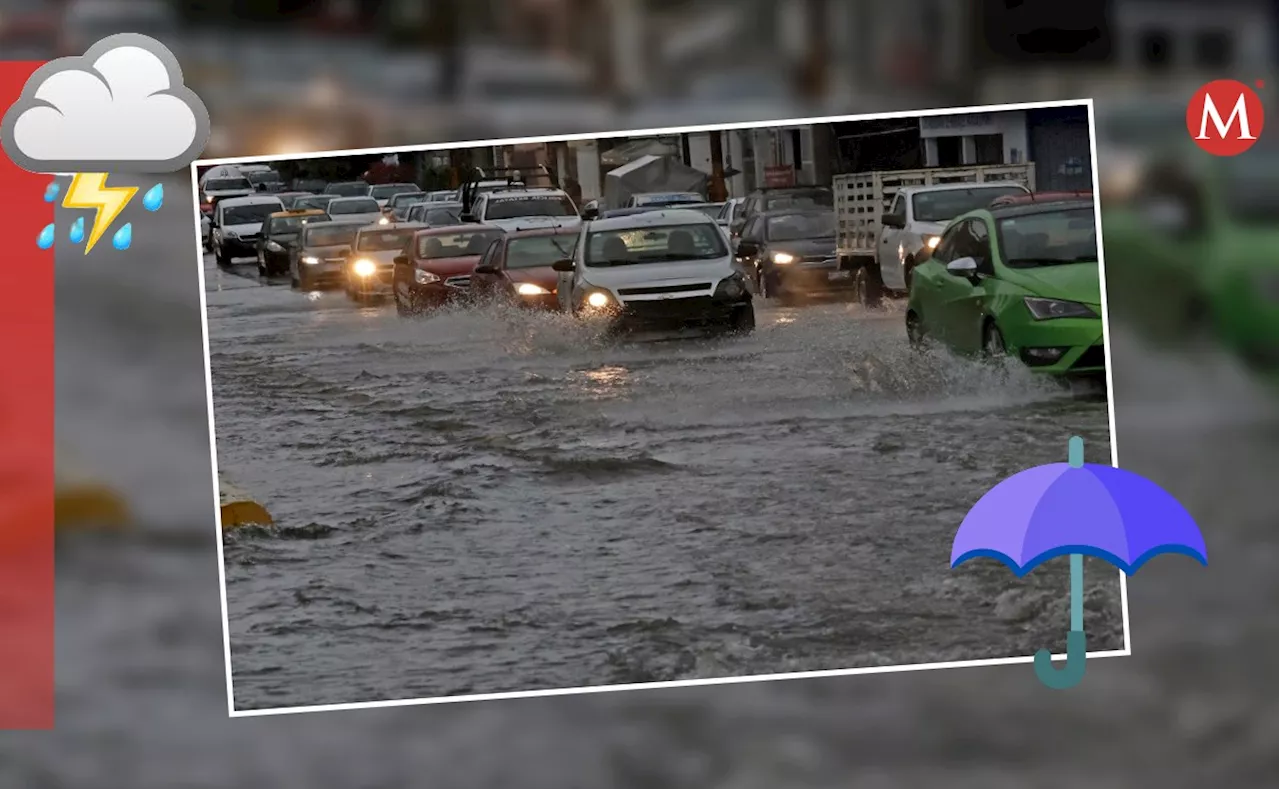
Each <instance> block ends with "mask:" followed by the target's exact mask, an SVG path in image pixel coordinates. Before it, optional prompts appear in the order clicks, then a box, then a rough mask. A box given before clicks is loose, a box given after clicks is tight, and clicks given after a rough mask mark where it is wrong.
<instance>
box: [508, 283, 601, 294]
mask: <svg viewBox="0 0 1280 789" xmlns="http://www.w3.org/2000/svg"><path fill="white" fill-rule="evenodd" d="M516 293H519V294H520V295H521V296H546V295H548V294H550V293H551V291H549V290H547V289H546V288H544V287H542V286H541V285H535V284H533V283H532V282H521V283H520V284H519V285H517V286H516ZM591 295H593V296H594V295H596V294H594V293H593V294H591ZM601 295H604V294H601Z"/></svg>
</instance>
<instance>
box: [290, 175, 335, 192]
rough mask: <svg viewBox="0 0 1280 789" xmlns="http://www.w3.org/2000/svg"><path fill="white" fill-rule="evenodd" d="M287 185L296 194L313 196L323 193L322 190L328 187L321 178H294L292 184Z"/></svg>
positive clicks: (326, 182)
mask: <svg viewBox="0 0 1280 789" xmlns="http://www.w3.org/2000/svg"><path fill="white" fill-rule="evenodd" d="M289 185H290V186H292V187H293V188H294V190H295V191H298V192H311V193H313V194H319V193H320V192H323V191H324V188H325V187H326V186H328V185H329V183H328V181H325V180H324V179H323V178H294V179H293V182H292V183H290V184H289Z"/></svg>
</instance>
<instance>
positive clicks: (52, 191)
mask: <svg viewBox="0 0 1280 789" xmlns="http://www.w3.org/2000/svg"><path fill="white" fill-rule="evenodd" d="M61 188H62V187H60V186H58V182H57V181H50V182H49V185H48V186H46V187H45V189H44V201H45V202H46V203H52V202H53V201H54V200H57V199H58V190H59V189H61Z"/></svg>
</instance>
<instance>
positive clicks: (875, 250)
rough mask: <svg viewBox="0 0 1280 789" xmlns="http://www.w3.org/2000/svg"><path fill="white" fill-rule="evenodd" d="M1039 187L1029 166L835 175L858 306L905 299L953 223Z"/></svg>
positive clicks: (843, 251) (841, 236)
mask: <svg viewBox="0 0 1280 789" xmlns="http://www.w3.org/2000/svg"><path fill="white" fill-rule="evenodd" d="M1034 182H1035V165H1034V164H1032V163H1030V162H1028V163H1026V164H1003V165H986V166H973V167H950V168H930V169H923V170H895V171H882V172H871V173H855V174H849V175H837V176H836V177H835V179H834V182H833V187H834V192H835V211H836V241H837V247H838V254H839V256H840V259H841V262H842V268H847V269H851V270H852V271H853V272H854V279H855V285H856V287H855V291H856V293H857V295H858V298H859V300H860V301H862V303H863V304H866V305H869V306H870V305H875V304H878V303H879V302H880V299H881V298H882V297H883V296H885V295H889V296H904V295H906V294H907V292H908V291H909V290H910V289H911V270H912V269H913V268H915V266H916V264H917V263H919V262H920V261H922V260H924V259H925V258H927V257H928V253H929V251H930V250H931V249H932V245H934V244H936V243H937V238H938V236H939V235H940V234H941V233H942V230H943V228H945V227H946V225H947V223H948V222H950V221H951V220H952V219H954V218H955V217H957V216H959V215H960V214H963V213H966V212H967V211H971V210H973V209H975V208H981V207H983V206H985V205H988V204H989V203H990V202H991V201H992V200H994V199H996V198H998V197H1002V196H1004V195H1008V194H1027V193H1029V192H1030V189H1029V185H1030V184H1033V183H1034Z"/></svg>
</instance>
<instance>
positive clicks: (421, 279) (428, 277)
mask: <svg viewBox="0 0 1280 789" xmlns="http://www.w3.org/2000/svg"><path fill="white" fill-rule="evenodd" d="M413 281H414V282H416V283H418V284H419V285H430V284H431V283H433V282H439V281H440V278H439V277H437V276H436V275H435V274H432V273H431V272H430V271H423V270H422V269H418V270H417V271H414V272H413Z"/></svg>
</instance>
